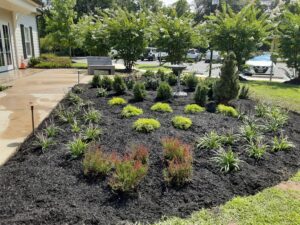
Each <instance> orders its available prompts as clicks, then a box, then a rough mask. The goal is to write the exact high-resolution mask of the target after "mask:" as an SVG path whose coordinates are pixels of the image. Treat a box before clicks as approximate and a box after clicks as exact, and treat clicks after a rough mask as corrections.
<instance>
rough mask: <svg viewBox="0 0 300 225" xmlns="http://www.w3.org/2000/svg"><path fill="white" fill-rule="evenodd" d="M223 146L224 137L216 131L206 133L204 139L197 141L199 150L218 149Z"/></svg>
mask: <svg viewBox="0 0 300 225" xmlns="http://www.w3.org/2000/svg"><path fill="white" fill-rule="evenodd" d="M221 146H222V137H220V136H219V135H218V134H217V133H216V132H215V131H211V132H210V133H206V134H205V135H204V136H203V137H201V138H199V139H198V140H197V148H199V149H209V150H212V149H218V148H220V147H221Z"/></svg>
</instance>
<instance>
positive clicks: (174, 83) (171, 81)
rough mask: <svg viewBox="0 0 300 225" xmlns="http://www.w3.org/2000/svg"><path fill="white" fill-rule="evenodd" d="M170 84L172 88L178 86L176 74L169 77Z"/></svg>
mask: <svg viewBox="0 0 300 225" xmlns="http://www.w3.org/2000/svg"><path fill="white" fill-rule="evenodd" d="M168 83H169V85H170V86H175V85H176V84H177V76H176V75H175V74H174V73H170V74H169V75H168Z"/></svg>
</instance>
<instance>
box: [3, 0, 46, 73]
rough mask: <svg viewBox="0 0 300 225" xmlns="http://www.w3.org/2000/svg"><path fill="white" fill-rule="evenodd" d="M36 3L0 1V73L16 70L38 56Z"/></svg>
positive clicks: (20, 0) (25, 0)
mask: <svg viewBox="0 0 300 225" xmlns="http://www.w3.org/2000/svg"><path fill="white" fill-rule="evenodd" d="M36 2H37V1H34V0H0V72H4V71H8V70H13V69H18V68H20V66H21V64H22V63H25V64H26V63H27V62H28V60H29V59H30V58H31V57H37V56H39V55H40V47H39V38H38V29H37V18H36V17H37V15H38V12H37V9H38V7H39V5H38V4H37V3H36ZM0 76H1V73H0Z"/></svg>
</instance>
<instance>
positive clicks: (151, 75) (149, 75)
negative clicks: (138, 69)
mask: <svg viewBox="0 0 300 225" xmlns="http://www.w3.org/2000/svg"><path fill="white" fill-rule="evenodd" d="M142 77H144V78H146V79H148V78H156V76H155V73H154V71H151V70H146V72H145V73H143V75H142Z"/></svg>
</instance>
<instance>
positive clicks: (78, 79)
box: [77, 70, 80, 84]
mask: <svg viewBox="0 0 300 225" xmlns="http://www.w3.org/2000/svg"><path fill="white" fill-rule="evenodd" d="M77 72H78V77H77V82H78V84H79V82H80V71H79V70H78V71H77Z"/></svg>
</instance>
